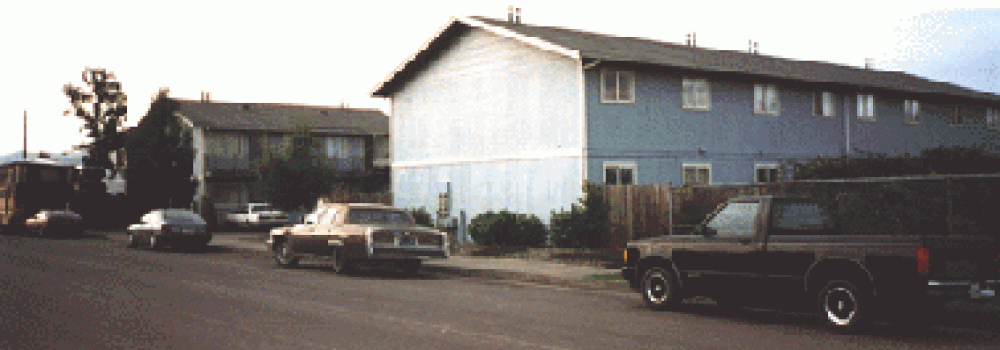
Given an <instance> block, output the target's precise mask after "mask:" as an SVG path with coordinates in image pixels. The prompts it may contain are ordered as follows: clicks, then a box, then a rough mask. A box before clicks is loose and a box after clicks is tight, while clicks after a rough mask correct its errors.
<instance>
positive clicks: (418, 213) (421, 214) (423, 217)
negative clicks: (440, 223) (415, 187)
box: [406, 207, 434, 228]
mask: <svg viewBox="0 0 1000 350" xmlns="http://www.w3.org/2000/svg"><path fill="white" fill-rule="evenodd" d="M406 212H407V213H410V216H412V217H413V220H414V221H415V223H416V224H417V225H420V226H424V227H431V228H433V227H434V222H433V220H431V213H428V212H427V208H424V207H420V208H409V209H406Z"/></svg>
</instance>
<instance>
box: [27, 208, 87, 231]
mask: <svg viewBox="0 0 1000 350" xmlns="http://www.w3.org/2000/svg"><path fill="white" fill-rule="evenodd" d="M82 223H83V218H81V217H80V215H78V214H77V213H74V212H72V211H70V210H53V209H42V210H41V211H39V212H38V213H37V214H35V216H32V217H30V218H28V219H27V220H25V221H24V227H25V229H26V230H27V231H28V232H29V233H34V234H37V235H39V236H54V235H62V236H80V235H81V234H83V224H82Z"/></svg>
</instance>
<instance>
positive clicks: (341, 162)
mask: <svg viewBox="0 0 1000 350" xmlns="http://www.w3.org/2000/svg"><path fill="white" fill-rule="evenodd" d="M317 142H318V143H319V144H318V145H317V146H318V147H320V149H319V152H320V154H322V155H324V156H325V158H324V159H323V163H324V165H326V166H329V167H331V168H333V169H337V170H363V169H364V168H365V139H364V138H362V137H346V136H345V137H324V138H319V139H317Z"/></svg>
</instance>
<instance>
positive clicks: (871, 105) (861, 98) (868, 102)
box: [856, 93, 878, 122]
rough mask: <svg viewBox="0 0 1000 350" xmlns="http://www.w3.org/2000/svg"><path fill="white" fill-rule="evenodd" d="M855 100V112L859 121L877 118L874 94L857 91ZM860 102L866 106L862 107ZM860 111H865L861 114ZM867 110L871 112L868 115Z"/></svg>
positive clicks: (869, 120) (875, 119) (871, 120)
mask: <svg viewBox="0 0 1000 350" xmlns="http://www.w3.org/2000/svg"><path fill="white" fill-rule="evenodd" d="M857 102H858V110H857V113H856V114H857V117H858V120H859V121H866V122H874V121H877V120H878V119H877V117H876V113H875V95H873V94H863V93H859V94H858V95H857ZM862 103H864V104H865V106H864V107H868V108H864V107H863V106H862ZM862 111H864V112H866V113H864V114H862V113H861V112H862ZM867 112H871V115H868V113H867Z"/></svg>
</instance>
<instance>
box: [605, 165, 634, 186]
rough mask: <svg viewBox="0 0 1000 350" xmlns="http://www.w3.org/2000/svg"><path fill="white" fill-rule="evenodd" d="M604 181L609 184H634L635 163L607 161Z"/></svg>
mask: <svg viewBox="0 0 1000 350" xmlns="http://www.w3.org/2000/svg"><path fill="white" fill-rule="evenodd" d="M604 183H605V184H607V185H634V184H635V163H631V162H605V163H604Z"/></svg>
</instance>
